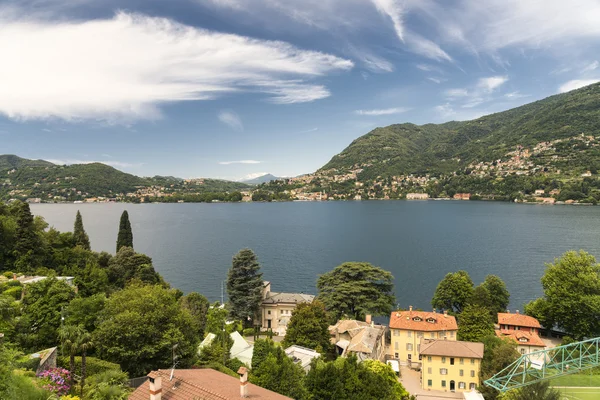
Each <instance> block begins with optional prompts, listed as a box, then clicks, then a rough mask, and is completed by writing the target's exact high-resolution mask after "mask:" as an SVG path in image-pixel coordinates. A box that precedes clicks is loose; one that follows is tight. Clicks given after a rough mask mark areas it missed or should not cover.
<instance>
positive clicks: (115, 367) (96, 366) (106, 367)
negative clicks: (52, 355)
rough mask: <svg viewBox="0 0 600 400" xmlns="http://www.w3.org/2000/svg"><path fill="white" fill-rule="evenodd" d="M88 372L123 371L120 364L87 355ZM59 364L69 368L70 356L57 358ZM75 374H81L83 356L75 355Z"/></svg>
mask: <svg viewBox="0 0 600 400" xmlns="http://www.w3.org/2000/svg"><path fill="white" fill-rule="evenodd" d="M85 361H86V364H85V365H86V368H85V369H86V372H85V374H86V375H87V376H91V375H96V374H101V373H103V372H106V371H118V372H121V367H120V366H119V364H115V363H111V362H109V361H104V360H101V359H99V358H96V357H86V358H85ZM57 363H58V365H59V366H61V367H63V368H69V357H59V358H58V360H57ZM73 373H74V374H75V375H80V376H81V357H75V370H74V371H73Z"/></svg>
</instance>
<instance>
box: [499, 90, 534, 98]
mask: <svg viewBox="0 0 600 400" xmlns="http://www.w3.org/2000/svg"><path fill="white" fill-rule="evenodd" d="M530 96H531V95H530V94H523V93H520V92H519V91H516V92H510V93H506V94H505V95H504V97H507V98H509V99H520V98H523V97H530Z"/></svg>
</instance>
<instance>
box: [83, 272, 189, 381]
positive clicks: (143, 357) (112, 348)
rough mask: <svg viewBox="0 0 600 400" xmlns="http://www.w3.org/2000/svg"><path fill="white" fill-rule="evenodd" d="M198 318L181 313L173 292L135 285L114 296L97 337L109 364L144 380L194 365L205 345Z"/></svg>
mask: <svg viewBox="0 0 600 400" xmlns="http://www.w3.org/2000/svg"><path fill="white" fill-rule="evenodd" d="M193 325H194V324H193V322H192V317H191V315H190V314H189V312H188V311H187V310H184V309H182V308H181V307H180V305H179V303H178V302H177V299H176V296H175V293H174V291H173V290H169V289H165V288H164V287H162V286H158V285H155V286H150V285H147V286H142V285H141V284H140V283H134V284H131V285H130V286H128V287H126V288H125V289H123V290H120V291H118V292H115V293H113V294H112V295H111V296H110V297H109V299H108V301H107V302H106V304H105V307H104V310H102V312H101V314H100V318H99V324H98V327H97V329H96V331H95V332H94V338H95V343H96V349H97V352H98V355H99V357H100V358H102V359H103V360H108V361H111V362H114V363H118V364H119V365H121V368H122V369H123V370H124V371H127V372H129V373H130V374H131V375H132V376H141V375H143V374H146V373H148V372H149V371H151V370H153V369H157V368H169V367H170V366H171V365H172V364H173V360H172V354H173V353H172V349H173V346H174V345H175V344H177V345H178V347H177V349H176V354H177V355H178V356H179V357H180V358H179V367H180V368H186V367H187V366H190V365H191V362H192V359H193V358H194V356H195V354H196V348H197V345H198V343H199V337H198V334H197V332H195V331H194V329H193Z"/></svg>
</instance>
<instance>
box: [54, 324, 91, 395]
mask: <svg viewBox="0 0 600 400" xmlns="http://www.w3.org/2000/svg"><path fill="white" fill-rule="evenodd" d="M84 332H85V330H84V329H83V328H82V327H81V326H80V325H65V326H63V327H61V328H59V329H58V338H59V339H60V341H61V344H62V347H63V349H65V350H66V351H67V352H68V353H69V371H71V382H70V384H71V387H73V383H74V379H75V356H76V355H77V353H78V352H79V341H80V338H81V336H82V335H83V333H84Z"/></svg>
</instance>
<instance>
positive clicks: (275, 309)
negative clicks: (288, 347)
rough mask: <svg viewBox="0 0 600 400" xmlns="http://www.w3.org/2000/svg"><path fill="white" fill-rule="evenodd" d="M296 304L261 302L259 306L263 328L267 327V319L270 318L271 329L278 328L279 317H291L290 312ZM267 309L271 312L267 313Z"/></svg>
mask: <svg viewBox="0 0 600 400" xmlns="http://www.w3.org/2000/svg"><path fill="white" fill-rule="evenodd" d="M295 308H296V305H295V304H294V305H292V304H285V303H284V304H263V305H262V306H261V317H262V327H263V329H267V328H268V326H269V325H268V322H267V321H268V320H271V329H273V330H276V329H278V328H279V319H280V318H281V317H286V318H287V319H288V320H289V319H290V318H291V317H292V312H294V309H295ZM269 311H270V312H271V314H269Z"/></svg>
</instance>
